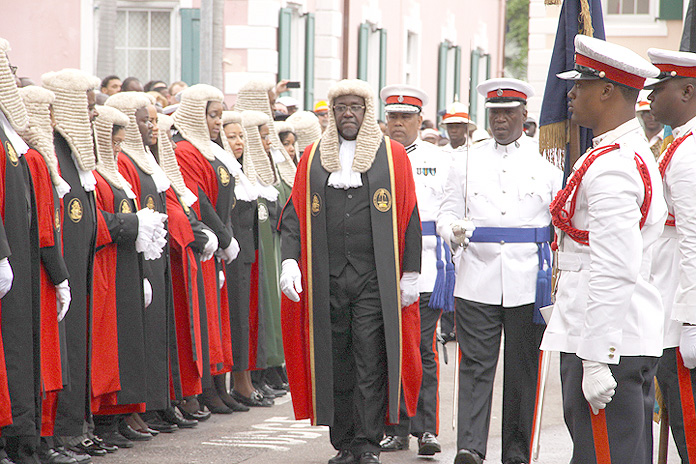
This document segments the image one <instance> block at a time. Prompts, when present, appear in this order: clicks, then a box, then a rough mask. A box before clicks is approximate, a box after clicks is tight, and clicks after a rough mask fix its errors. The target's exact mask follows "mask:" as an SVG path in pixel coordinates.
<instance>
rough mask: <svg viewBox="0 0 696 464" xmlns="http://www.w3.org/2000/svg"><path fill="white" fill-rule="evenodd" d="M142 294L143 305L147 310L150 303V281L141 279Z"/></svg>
mask: <svg viewBox="0 0 696 464" xmlns="http://www.w3.org/2000/svg"><path fill="white" fill-rule="evenodd" d="M143 293H144V294H145V298H144V300H145V301H144V303H145V307H146V308H147V307H148V306H150V303H152V285H150V281H149V280H147V278H145V279H143Z"/></svg>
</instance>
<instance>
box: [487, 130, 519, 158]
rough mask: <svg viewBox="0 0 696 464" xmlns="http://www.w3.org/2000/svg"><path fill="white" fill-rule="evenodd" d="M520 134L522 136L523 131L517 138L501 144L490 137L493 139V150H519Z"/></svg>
mask: <svg viewBox="0 0 696 464" xmlns="http://www.w3.org/2000/svg"><path fill="white" fill-rule="evenodd" d="M522 136H524V131H523V132H522V133H521V134H520V136H519V137H518V138H517V139H515V140H513V141H512V142H510V143H508V144H507V145H501V144H499V143H498V142H496V141H495V139H491V140H492V141H493V148H495V151H497V152H499V153H508V154H511V153H515V152H517V151H519V148H520V146H521V145H522V142H521V140H522Z"/></svg>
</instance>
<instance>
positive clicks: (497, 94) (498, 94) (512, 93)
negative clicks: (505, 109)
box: [486, 89, 527, 100]
mask: <svg viewBox="0 0 696 464" xmlns="http://www.w3.org/2000/svg"><path fill="white" fill-rule="evenodd" d="M486 98H521V99H522V100H526V99H527V95H525V94H523V93H522V92H518V91H517V90H511V89H498V90H491V91H490V92H488V93H487V94H486Z"/></svg>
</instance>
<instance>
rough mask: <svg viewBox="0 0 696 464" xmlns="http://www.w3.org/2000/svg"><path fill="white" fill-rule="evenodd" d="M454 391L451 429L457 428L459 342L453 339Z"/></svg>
mask: <svg viewBox="0 0 696 464" xmlns="http://www.w3.org/2000/svg"><path fill="white" fill-rule="evenodd" d="M454 348H455V353H454V391H453V392H452V430H457V411H458V410H459V407H458V406H459V401H458V400H459V343H458V342H457V341H456V340H455V341H454Z"/></svg>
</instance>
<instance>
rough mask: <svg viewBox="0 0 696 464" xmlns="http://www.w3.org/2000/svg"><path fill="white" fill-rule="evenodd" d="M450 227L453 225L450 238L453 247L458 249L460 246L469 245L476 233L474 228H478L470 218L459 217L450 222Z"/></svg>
mask: <svg viewBox="0 0 696 464" xmlns="http://www.w3.org/2000/svg"><path fill="white" fill-rule="evenodd" d="M450 227H452V237H451V239H450V241H451V242H452V248H454V249H456V248H457V247H460V246H461V247H464V248H466V247H467V246H469V239H470V238H471V236H472V235H474V230H476V226H475V225H474V221H472V220H471V219H469V218H464V219H459V220H457V221H454V222H453V223H452V224H450Z"/></svg>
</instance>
